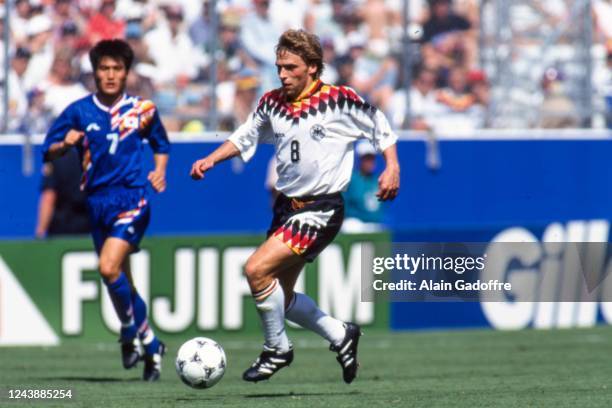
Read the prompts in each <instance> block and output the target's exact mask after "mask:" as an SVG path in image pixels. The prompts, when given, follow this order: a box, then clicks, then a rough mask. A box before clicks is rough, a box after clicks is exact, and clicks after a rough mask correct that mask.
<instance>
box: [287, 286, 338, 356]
mask: <svg viewBox="0 0 612 408" xmlns="http://www.w3.org/2000/svg"><path fill="white" fill-rule="evenodd" d="M285 317H286V318H287V319H289V320H291V321H292V322H294V323H297V324H299V325H300V326H302V327H303V328H305V329H308V330H312V331H313V332H315V333H317V334H318V335H320V336H321V337H323V338H325V339H327V341H329V342H330V343H332V344H333V345H335V346H338V345H340V343H342V340H344V335H345V334H346V329H345V328H344V323H343V322H342V321H340V320H338V319H334V318H333V317H331V316H329V315H327V314H325V313H323V311H321V309H319V308H318V307H317V305H316V303H315V302H314V300H312V299H311V298H309V297H308V296H306V295H305V294H303V293H297V292H296V293H294V294H293V299H292V300H291V303H289V306H288V307H287V310H286V311H285Z"/></svg>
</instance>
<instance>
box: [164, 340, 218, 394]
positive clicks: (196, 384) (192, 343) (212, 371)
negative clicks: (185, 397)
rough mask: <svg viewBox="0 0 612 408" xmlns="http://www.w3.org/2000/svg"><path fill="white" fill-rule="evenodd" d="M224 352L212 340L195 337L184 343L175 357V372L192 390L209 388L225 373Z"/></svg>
mask: <svg viewBox="0 0 612 408" xmlns="http://www.w3.org/2000/svg"><path fill="white" fill-rule="evenodd" d="M225 366H226V359H225V351H223V348H222V347H221V346H220V345H219V343H217V342H216V341H214V340H211V339H208V338H206V337H196V338H194V339H191V340H188V341H187V342H185V343H184V344H183V345H182V346H181V348H180V349H179V351H178V355H177V357H176V372H177V373H178V375H179V377H180V379H181V380H182V381H183V382H184V383H185V384H187V385H188V386H190V387H193V388H199V389H201V388H210V387H212V386H213V385H215V384H216V383H218V382H219V380H221V378H222V377H223V374H224V373H225Z"/></svg>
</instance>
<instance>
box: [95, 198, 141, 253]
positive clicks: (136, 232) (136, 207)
mask: <svg viewBox="0 0 612 408" xmlns="http://www.w3.org/2000/svg"><path fill="white" fill-rule="evenodd" d="M87 209H88V210H89V218H90V220H91V230H92V233H91V234H92V237H93V241H94V246H95V247H96V252H98V254H99V253H100V251H101V250H102V245H104V241H106V239H107V238H109V237H115V238H120V239H122V240H124V241H127V242H128V243H130V244H131V245H132V246H133V247H134V252H136V251H138V249H139V248H138V246H139V244H140V241H141V240H142V236H143V235H144V233H145V230H146V229H147V226H148V225H149V218H150V216H151V209H150V206H149V203H148V200H147V194H146V190H145V189H144V188H131V189H130V188H124V187H120V188H107V189H104V190H103V191H100V192H94V193H91V194H90V195H89V196H88V197H87Z"/></svg>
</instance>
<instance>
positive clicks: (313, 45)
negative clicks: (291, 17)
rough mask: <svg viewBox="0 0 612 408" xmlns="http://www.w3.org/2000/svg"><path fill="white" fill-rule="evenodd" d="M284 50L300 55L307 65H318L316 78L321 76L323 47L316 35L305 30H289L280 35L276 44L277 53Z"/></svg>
mask: <svg viewBox="0 0 612 408" xmlns="http://www.w3.org/2000/svg"><path fill="white" fill-rule="evenodd" d="M284 51H289V52H290V53H292V54H295V55H299V56H300V58H302V59H303V60H304V62H305V63H306V65H316V66H317V72H315V74H314V77H315V78H319V77H320V76H321V74H322V73H323V49H322V48H321V41H319V37H317V36H316V35H314V34H311V33H309V32H307V31H305V30H287V31H285V32H284V33H283V34H282V35H281V36H280V38H279V39H278V44H277V45H276V54H277V55H278V54H279V53H281V52H284Z"/></svg>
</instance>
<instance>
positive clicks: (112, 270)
mask: <svg viewBox="0 0 612 408" xmlns="http://www.w3.org/2000/svg"><path fill="white" fill-rule="evenodd" d="M120 273H121V267H120V266H119V265H117V264H116V263H114V262H110V261H107V260H105V259H100V275H102V278H104V279H105V280H107V281H109V282H114V281H115V280H117V278H118V277H119V274H120Z"/></svg>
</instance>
